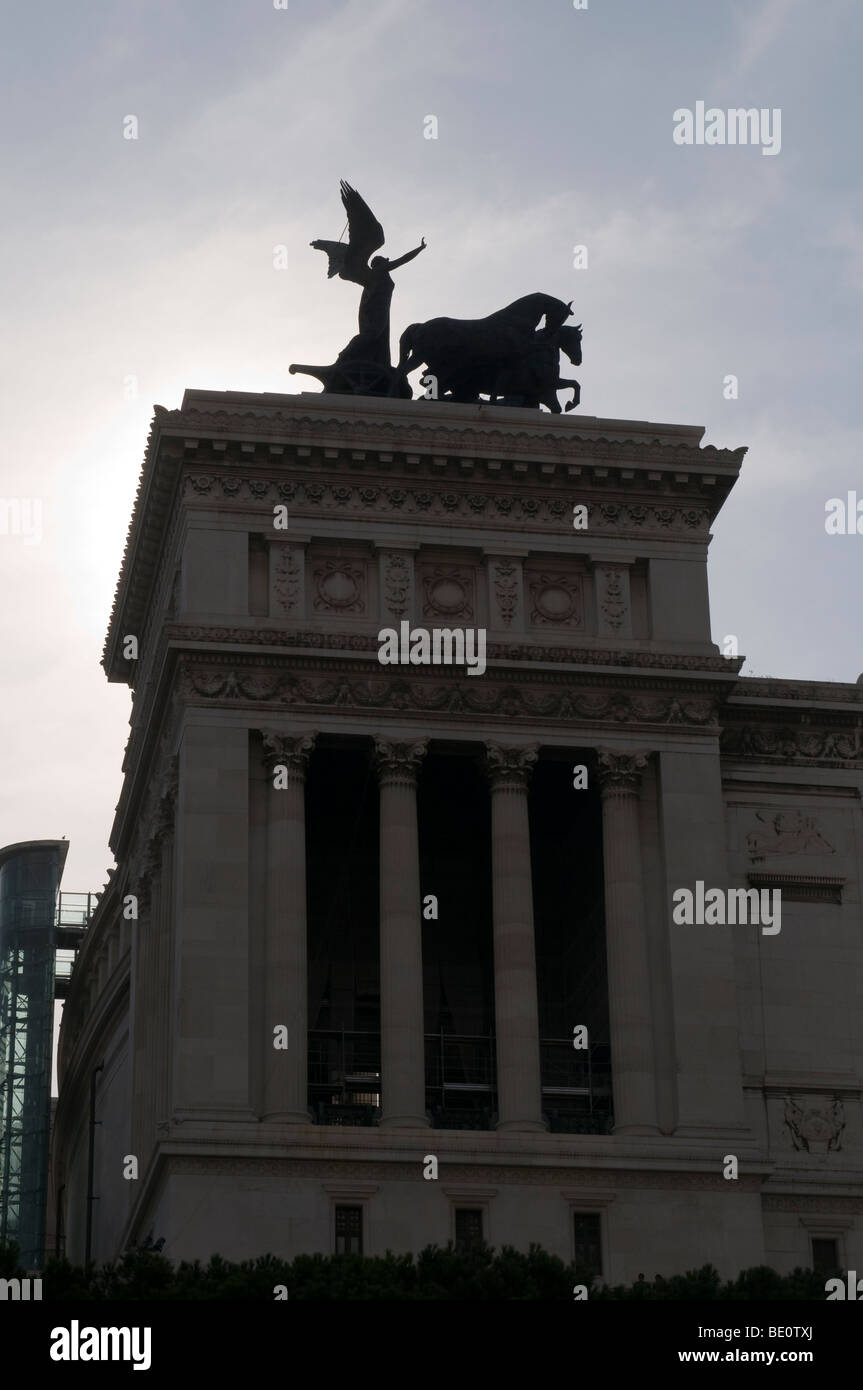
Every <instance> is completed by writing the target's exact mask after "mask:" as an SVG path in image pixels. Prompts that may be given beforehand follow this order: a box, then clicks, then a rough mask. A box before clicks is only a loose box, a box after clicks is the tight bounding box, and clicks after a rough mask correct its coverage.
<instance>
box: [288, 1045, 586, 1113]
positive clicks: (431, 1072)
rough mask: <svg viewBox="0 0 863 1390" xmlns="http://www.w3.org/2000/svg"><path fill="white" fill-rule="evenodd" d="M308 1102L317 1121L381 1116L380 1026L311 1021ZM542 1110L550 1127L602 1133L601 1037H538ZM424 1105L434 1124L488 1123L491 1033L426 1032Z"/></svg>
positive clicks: (493, 1107) (493, 1100)
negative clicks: (578, 1044) (583, 1040)
mask: <svg viewBox="0 0 863 1390" xmlns="http://www.w3.org/2000/svg"><path fill="white" fill-rule="evenodd" d="M308 1046H309V1108H310V1109H311V1111H312V1113H313V1115H314V1117H315V1119H316V1120H317V1122H318V1124H341V1125H374V1124H377V1123H378V1122H379V1120H380V1113H381V1111H380V1106H381V1047H380V1034H379V1033H374V1032H361V1031H356V1030H351V1029H346V1028H331V1029H312V1030H311V1031H310V1032H309V1035H308ZM540 1057H541V1066H542V1099H543V1113H544V1115H545V1118H546V1120H547V1121H548V1125H549V1128H550V1129H551V1130H552V1131H553V1132H559V1133H567V1134H604V1133H608V1132H610V1130H611V1128H612V1125H613V1111H612V1089H611V1057H610V1049H609V1046H608V1044H607V1043H592V1044H591V1045H590V1047H589V1048H586V1049H584V1050H577V1049H575V1048H574V1047H573V1045H572V1039H571V1038H541V1039H540ZM425 1079H426V1107H427V1110H428V1114H429V1117H430V1119H431V1121H432V1124H433V1125H434V1126H435V1128H438V1129H490V1128H492V1127H493V1125H494V1123H495V1120H496V1119H497V1113H496V1112H497V1076H496V1068H495V1040H494V1035H493V1034H486V1035H478V1034H461V1033H445V1032H442V1031H441V1032H438V1033H426V1034H425Z"/></svg>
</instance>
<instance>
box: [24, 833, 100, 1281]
mask: <svg viewBox="0 0 863 1390" xmlns="http://www.w3.org/2000/svg"><path fill="white" fill-rule="evenodd" d="M68 848H69V844H68V841H66V840H29V841H25V842H23V843H21V844H17V845H7V846H6V848H5V849H0V1242H2V1241H14V1242H15V1243H16V1244H17V1245H18V1247H19V1260H20V1263H21V1264H22V1265H23V1266H24V1267H25V1268H27V1269H38V1268H40V1267H41V1265H42V1263H43V1259H44V1247H45V1198H46V1192H47V1183H48V1153H49V1144H50V1115H51V1057H52V1049H53V1034H54V998H55V975H56V974H57V973H58V972H59V976H60V988H59V989H58V990H57V993H58V994H62V993H64V992H65V991H64V989H63V983H64V978H63V977H64V975H68V971H69V969H70V960H69V959H68V958H70V957H71V955H72V952H73V951H74V948H75V945H76V944H77V942H78V941H80V937H81V934H82V930H83V928H84V926H85V925H86V921H87V919H88V918H89V915H90V911H91V900H90V895H88V894H77V895H74V898H75V899H76V900H77V899H78V898H81V899H83V900H86V901H85V902H84V904H83V905H82V904H81V903H78V902H77V901H75V902H73V903H70V904H67V905H66V908H65V909H64V910H63V911H61V907H62V899H63V898H64V897H71V896H73V895H60V893H59V887H60V878H61V875H62V873H63V865H64V863H65V860H66V853H67V851H68ZM92 905H93V906H94V905H95V898H93V900H92ZM70 911H71V914H72V917H73V918H74V921H72V922H70V921H69V920H68V918H69V912H70ZM79 918H80V920H79ZM58 947H59V948H60V949H59V950H58ZM61 957H62V959H61Z"/></svg>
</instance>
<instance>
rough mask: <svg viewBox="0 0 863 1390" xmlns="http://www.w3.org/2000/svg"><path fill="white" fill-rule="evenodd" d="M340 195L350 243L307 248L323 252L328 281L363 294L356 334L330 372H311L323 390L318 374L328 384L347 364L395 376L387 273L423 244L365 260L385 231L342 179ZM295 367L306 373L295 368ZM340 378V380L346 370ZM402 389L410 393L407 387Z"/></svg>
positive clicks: (392, 285)
mask: <svg viewBox="0 0 863 1390" xmlns="http://www.w3.org/2000/svg"><path fill="white" fill-rule="evenodd" d="M341 191H342V202H343V203H344V207H345V212H346V213H347V217H348V240H347V241H346V242H344V241H313V242H312V243H311V245H312V246H313V247H314V248H315V250H316V251H325V252H326V253H327V259H328V268H327V278H328V279H330V280H331V279H332V278H333V276H334V275H338V276H339V278H340V279H342V280H350V281H352V282H353V283H354V284H356V285H361V286H362V291H363V292H362V296H361V298H360V308H359V332H358V333H356V334H355V336H354V337H353V338H351V341H350V342H349V343H348V345H347V347H345V348H343V349H342V351H341V352H340V353H339V355H338V357H337V359H336V363H335V364H334V367H333V368H322V369H315V371H314V373H313V375H317V376H319V377H320V379H321V380H323V381H324V385H325V388H326V387H327V386H328V379H325V378H324V376H323V375H322V374H321V373H322V372H327V373H329V374H330V376H329V380H330V381H332V380H333V377H332V373H333V371H334V368H335V366H336V365H340V366H342V367H344V368H347V365H348V364H349V363H354V364H356V366H357V368H358V369H359V372H360V375H362V374H363V373H365V374H366V375H367V376H368V375H369V373H370V372H371V369H372V368H374V367H377V368H378V369H380V371H381V372H382V373H384V374H385V376H386V374H390V373H392V372H393V367H392V361H391V358H390V302H391V300H392V297H393V290H394V289H395V282H394V280H393V278H392V275H391V271H393V270H397V269H398V267H399V266H402V265H406V264H407V262H408V261H412V260H413V259H414V257H415V256H418V255H419V253H420V251H422V250H424V249H425V245H426V242H425V237H423V239H422V241H421V242H420V245H419V246H417V247H415V248H414V250H413V251H408V252H407V253H406V254H405V255H404V256H399V257H398V259H397V260H393V261H391V260H389V259H388V258H387V257H386V256H373V257H372V259H371V262H369V257H370V256H372V252H373V251H377V250H379V249H380V247H381V246H383V244H384V229H383V227H382V226H381V224H380V222H379V221H378V219H377V218H376V217H375V215H374V213H373V212H372V210H371V208H370V207H369V205H368V203H367V202H366V201H365V199H364V198H362V197H361V196H360V194H359V193H358V192H357V190H356V189H355V188H352V187H351V185H350V184H349V183H346V182H345V180H344V179H342V182H341ZM296 369H297V370H298V371H303V370H304V368H302V367H301V366H299V365H297V368H296ZM291 370H292V371H293V370H294V368H293V367H292V368H291ZM340 375H341V377H342V378H344V372H342V373H341V374H340ZM329 389H333V386H332V385H330V386H329ZM342 389H344V387H342ZM406 389H407V394H408V395H409V394H410V388H406ZM399 394H402V393H401V392H399Z"/></svg>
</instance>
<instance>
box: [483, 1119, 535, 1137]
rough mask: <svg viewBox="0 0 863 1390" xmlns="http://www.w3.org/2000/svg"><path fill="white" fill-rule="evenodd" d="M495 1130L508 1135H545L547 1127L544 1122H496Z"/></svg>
mask: <svg viewBox="0 0 863 1390" xmlns="http://www.w3.org/2000/svg"><path fill="white" fill-rule="evenodd" d="M495 1130H496V1131H497V1132H498V1133H509V1134H547V1133H548V1125H547V1124H546V1123H545V1120H498V1122H497V1124H496V1125H495Z"/></svg>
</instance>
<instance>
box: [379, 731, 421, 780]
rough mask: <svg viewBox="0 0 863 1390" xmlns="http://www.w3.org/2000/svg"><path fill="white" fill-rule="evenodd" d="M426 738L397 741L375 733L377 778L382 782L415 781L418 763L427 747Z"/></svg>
mask: <svg viewBox="0 0 863 1390" xmlns="http://www.w3.org/2000/svg"><path fill="white" fill-rule="evenodd" d="M428 742H429V741H428V739H427V738H413V739H408V740H407V741H406V742H404V743H399V742H396V741H394V740H393V739H389V738H381V737H380V735H378V734H376V735H375V767H376V769H377V774H378V780H379V781H380V782H381V783H383V782H391V781H398V782H415V781H416V779H417V773H418V772H419V768H420V763H421V762H422V760H423V758H424V757H425V755H426V750H427V748H428Z"/></svg>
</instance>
